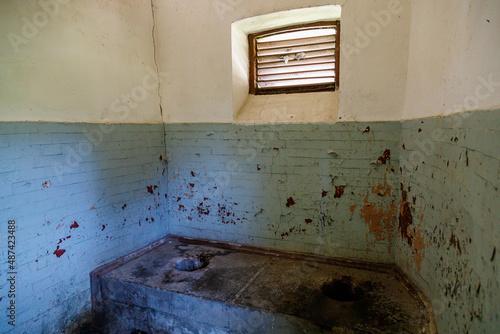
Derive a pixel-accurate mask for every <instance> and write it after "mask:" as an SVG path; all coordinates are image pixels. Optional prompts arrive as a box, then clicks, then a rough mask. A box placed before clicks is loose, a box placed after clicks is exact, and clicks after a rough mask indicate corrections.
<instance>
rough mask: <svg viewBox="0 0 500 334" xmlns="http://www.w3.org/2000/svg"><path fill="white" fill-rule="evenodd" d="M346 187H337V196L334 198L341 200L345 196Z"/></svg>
mask: <svg viewBox="0 0 500 334" xmlns="http://www.w3.org/2000/svg"><path fill="white" fill-rule="evenodd" d="M344 189H345V186H335V195H333V198H340V197H342V195H343V194H344Z"/></svg>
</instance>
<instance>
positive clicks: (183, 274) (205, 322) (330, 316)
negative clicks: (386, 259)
mask: <svg viewBox="0 0 500 334" xmlns="http://www.w3.org/2000/svg"><path fill="white" fill-rule="evenodd" d="M221 247H223V248H221ZM185 259H188V261H191V260H193V261H192V262H193V263H194V264H203V262H204V261H205V266H203V267H202V268H200V269H197V270H193V271H185V270H179V269H177V268H176V263H178V264H177V267H178V268H180V269H186V268H181V266H180V264H183V265H185V264H186V263H185V262H186V260H185ZM182 260H184V262H179V261H182ZM184 267H185V266H184ZM187 269H191V268H190V267H189V265H188V268H187ZM99 286H100V293H101V298H102V301H103V308H102V310H101V311H102V314H101V316H102V318H101V319H104V322H105V324H106V325H105V326H107V327H106V332H108V333H132V332H133V331H134V330H135V331H142V332H144V333H150V334H152V333H197V334H198V333H430V332H432V330H431V328H432V325H431V324H430V320H429V319H430V318H429V314H428V310H427V308H425V306H424V303H423V301H422V300H421V299H420V297H419V295H420V294H419V293H418V291H416V290H415V288H414V287H412V286H411V284H408V283H407V282H406V281H405V280H404V278H403V277H402V276H401V274H399V273H398V272H397V270H394V269H392V267H390V266H370V265H368V266H366V265H363V264H357V263H352V262H346V263H341V262H339V261H335V260H332V261H329V260H328V259H327V258H312V257H305V256H294V255H288V254H285V253H278V252H272V251H262V250H258V249H256V248H255V249H254V248H245V247H238V245H232V246H228V245H222V246H221V244H216V243H213V244H211V243H202V242H197V241H194V240H191V241H190V240H188V239H183V238H173V237H170V238H168V239H166V240H165V242H164V243H163V244H162V245H160V246H158V247H156V248H153V249H152V250H149V251H148V252H147V253H145V254H143V255H141V256H139V257H136V258H134V259H132V260H131V261H129V262H125V263H123V264H121V265H119V266H118V267H117V266H116V265H115V266H114V269H113V270H110V271H108V272H106V273H104V274H102V275H101V276H100V281H99ZM94 297H95V296H93V298H94Z"/></svg>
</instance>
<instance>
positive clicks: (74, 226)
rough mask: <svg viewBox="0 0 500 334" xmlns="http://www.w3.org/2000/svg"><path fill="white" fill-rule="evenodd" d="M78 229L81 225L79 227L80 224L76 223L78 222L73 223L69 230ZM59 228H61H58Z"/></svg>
mask: <svg viewBox="0 0 500 334" xmlns="http://www.w3.org/2000/svg"><path fill="white" fill-rule="evenodd" d="M77 227H80V225H78V223H77V222H76V220H75V221H74V222H73V224H71V226H70V227H69V229H70V230H71V229H72V228H77ZM58 228H59V226H58Z"/></svg>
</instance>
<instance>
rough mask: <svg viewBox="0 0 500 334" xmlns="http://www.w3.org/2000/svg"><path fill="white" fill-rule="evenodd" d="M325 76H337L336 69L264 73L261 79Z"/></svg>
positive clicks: (273, 79) (259, 78)
mask: <svg viewBox="0 0 500 334" xmlns="http://www.w3.org/2000/svg"><path fill="white" fill-rule="evenodd" d="M324 77H332V78H334V77H335V71H334V70H329V71H308V72H300V73H284V74H274V75H263V76H259V77H258V80H259V82H260V81H275V80H289V79H304V78H324Z"/></svg>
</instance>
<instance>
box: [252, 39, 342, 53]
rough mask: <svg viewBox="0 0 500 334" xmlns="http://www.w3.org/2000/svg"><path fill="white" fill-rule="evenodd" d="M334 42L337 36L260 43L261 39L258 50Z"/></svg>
mask: <svg viewBox="0 0 500 334" xmlns="http://www.w3.org/2000/svg"><path fill="white" fill-rule="evenodd" d="M333 42H335V36H323V37H310V38H300V39H289V40H284V41H278V42H260V43H259V41H257V50H267V49H276V48H289V47H293V46H301V45H308V44H321V43H333Z"/></svg>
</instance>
